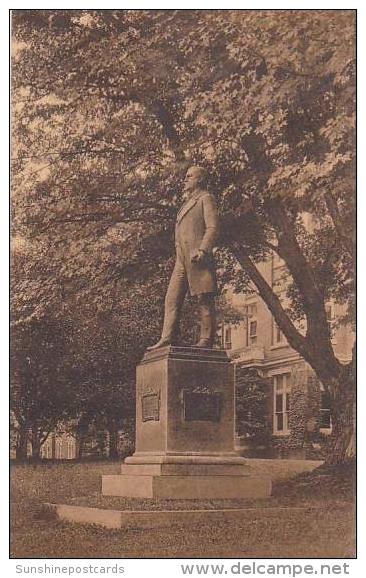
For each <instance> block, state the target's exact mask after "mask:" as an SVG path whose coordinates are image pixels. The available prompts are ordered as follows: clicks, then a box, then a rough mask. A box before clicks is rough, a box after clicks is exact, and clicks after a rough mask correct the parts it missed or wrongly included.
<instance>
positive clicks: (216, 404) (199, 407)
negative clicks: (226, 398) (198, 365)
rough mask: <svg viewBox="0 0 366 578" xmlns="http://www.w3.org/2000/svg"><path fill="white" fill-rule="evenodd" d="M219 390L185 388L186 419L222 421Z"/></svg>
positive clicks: (184, 413)
mask: <svg viewBox="0 0 366 578" xmlns="http://www.w3.org/2000/svg"><path fill="white" fill-rule="evenodd" d="M220 402H221V395H220V393H219V392H207V391H204V392H202V391H189V390H183V419H184V421H214V422H218V421H220V405H221V403H220Z"/></svg>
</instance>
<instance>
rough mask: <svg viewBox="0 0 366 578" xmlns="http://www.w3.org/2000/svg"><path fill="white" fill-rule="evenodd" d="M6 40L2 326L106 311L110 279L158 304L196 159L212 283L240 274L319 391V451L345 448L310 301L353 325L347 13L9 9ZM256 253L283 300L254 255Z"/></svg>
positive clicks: (348, 427) (337, 383) (347, 389)
mask: <svg viewBox="0 0 366 578" xmlns="http://www.w3.org/2000/svg"><path fill="white" fill-rule="evenodd" d="M13 38H14V49H13V57H14V65H13V98H14V101H13V111H14V113H13V116H14V123H13V126H14V138H13V144H14V154H13V193H14V195H13V227H14V233H13V235H14V249H15V250H16V251H17V252H19V253H20V255H21V256H22V258H24V256H25V255H26V256H28V257H29V258H27V259H26V270H25V271H24V272H23V274H22V275H20V276H17V277H16V279H15V289H14V290H13V295H14V323H15V324H17V323H20V324H22V323H27V322H29V321H30V320H32V319H33V318H34V317H36V318H37V317H39V316H41V315H44V314H45V312H47V311H49V310H50V308H51V309H52V310H54V311H58V312H62V308H63V303H65V301H67V300H68V299H71V298H72V299H79V300H81V301H82V300H88V301H89V302H91V303H93V304H94V307H95V308H96V310H98V311H103V310H109V311H110V310H111V308H112V307H116V308H117V309H118V303H116V296H119V295H120V294H121V293H120V289H121V287H127V286H129V287H130V289H131V291H137V296H136V298H137V299H140V302H141V301H143V299H144V298H147V299H148V300H149V303H153V302H154V303H157V304H158V303H159V299H160V297H159V295H161V287H162V286H163V285H164V281H165V279H166V277H167V275H168V273H169V267H170V266H171V260H172V259H171V248H170V247H171V238H172V227H173V221H174V215H175V212H176V208H177V206H178V205H179V201H180V198H179V191H180V183H181V177H182V173H183V171H184V169H185V167H186V166H187V164H188V163H192V162H198V163H202V164H204V165H206V166H207V167H208V168H209V169H210V173H211V176H212V178H211V183H210V186H211V188H212V190H213V191H214V192H215V193H216V194H217V198H218V201H219V206H220V210H221V213H222V222H223V227H222V228H223V235H222V245H221V250H220V262H221V265H222V270H223V273H224V274H223V280H225V281H227V280H230V281H231V282H232V283H234V284H235V286H236V288H237V289H238V290H245V289H246V288H247V287H248V286H249V285H253V284H254V286H255V287H256V290H257V291H258V293H259V295H260V296H261V297H262V298H263V300H264V301H265V303H266V304H267V306H268V308H269V309H270V311H271V313H272V314H273V316H274V318H275V321H276V323H277V325H278V326H279V328H280V329H281V330H282V331H283V333H284V334H285V336H286V338H287V340H288V342H289V344H290V345H291V346H292V347H293V348H294V349H296V350H297V351H298V352H299V353H300V354H301V355H302V356H303V357H304V359H305V360H306V361H307V362H308V363H309V364H310V365H311V367H312V368H313V369H314V371H315V372H316V374H317V375H318V377H319V378H320V380H321V381H322V382H323V383H324V385H325V386H326V387H328V388H329V390H330V392H331V396H332V420H333V448H332V451H331V453H330V455H329V457H328V461H329V462H340V461H344V460H346V459H347V458H348V457H351V456H352V455H353V451H354V448H353V441H354V440H353V408H354V360H352V362H350V363H349V364H348V365H343V364H341V363H340V362H339V360H338V359H337V358H336V356H335V354H334V351H333V348H332V344H331V336H330V332H329V326H328V322H327V317H326V310H325V304H326V302H327V301H328V300H329V299H330V298H334V299H336V300H337V301H338V302H340V303H343V304H344V307H345V311H346V314H345V316H344V319H343V320H342V321H343V322H345V323H346V322H347V323H352V322H353V319H354V269H353V267H354V232H353V230H354V99H355V96H354V90H355V76H354V75H355V12H354V11H352V10H334V11H332V10H311V11H310V10H309V11H307V10H277V11H265V10H246V11H235V10H207V11H206V10H188V11H184V10H157V11H151V10H150V11H149V10H111V11H103V10H96V11H95V10H72V11H71V10H56V11H51V10H16V11H14V12H13ZM305 213H308V214H310V215H311V217H312V227H311V228H310V229H309V228H308V227H306V226H305V225H304V218H303V216H304V214H305ZM273 252H275V253H276V254H278V255H279V257H281V258H282V259H283V260H284V261H285V264H286V267H287V271H288V274H289V283H288V291H287V293H288V294H287V300H286V302H287V305H286V306H285V305H284V304H283V303H281V301H280V299H279V297H278V295H277V294H276V291H275V290H274V289H273V288H272V287H271V286H270V285H269V284H268V283H267V281H266V279H265V278H264V277H263V275H262V274H261V272H260V270H259V269H258V266H257V264H258V263H259V262H260V261H262V260H264V259H266V258H268V257H269V255H270V254H272V253H273ZM238 264H240V265H241V267H242V269H241V271H240V270H239V271H238V268H237V265H238ZM139 284H141V286H142V287H143V289H142V291H141V290H140V291H139V290H138V287H139ZM160 302H161V300H160ZM300 322H301V323H300ZM301 324H302V325H303V326H305V331H304V330H301V329H299V326H300V325H301Z"/></svg>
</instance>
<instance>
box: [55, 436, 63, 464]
mask: <svg viewBox="0 0 366 578" xmlns="http://www.w3.org/2000/svg"><path fill="white" fill-rule="evenodd" d="M55 454H56V455H55V458H56V460H61V459H62V440H56V447H55Z"/></svg>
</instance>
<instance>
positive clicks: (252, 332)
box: [249, 321, 258, 345]
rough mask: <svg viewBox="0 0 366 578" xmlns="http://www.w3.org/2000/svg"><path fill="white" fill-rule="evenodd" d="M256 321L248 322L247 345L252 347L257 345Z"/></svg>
mask: <svg viewBox="0 0 366 578" xmlns="http://www.w3.org/2000/svg"><path fill="white" fill-rule="evenodd" d="M257 325H258V324H257V321H250V322H249V344H250V345H254V344H255V343H257Z"/></svg>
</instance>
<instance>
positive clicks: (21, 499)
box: [11, 459, 355, 558]
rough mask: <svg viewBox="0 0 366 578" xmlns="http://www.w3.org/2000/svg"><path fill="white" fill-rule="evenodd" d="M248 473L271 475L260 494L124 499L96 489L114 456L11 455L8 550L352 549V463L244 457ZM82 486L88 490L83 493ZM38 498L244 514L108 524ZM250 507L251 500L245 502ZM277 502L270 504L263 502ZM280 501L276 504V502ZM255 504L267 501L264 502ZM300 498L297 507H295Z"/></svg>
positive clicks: (193, 553)
mask: <svg viewBox="0 0 366 578" xmlns="http://www.w3.org/2000/svg"><path fill="white" fill-rule="evenodd" d="M250 464H251V466H252V468H253V473H254V474H255V475H269V476H270V477H271V478H272V480H273V482H274V488H273V496H272V497H271V498H270V499H268V500H257V501H243V500H215V501H199V502H191V501H188V502H187V501H180V502H179V503H176V502H175V501H170V500H167V501H165V502H164V503H163V504H161V502H157V501H155V500H124V499H122V498H120V499H116V498H103V497H101V496H100V487H101V476H102V474H112V473H118V472H119V469H120V464H119V463H111V462H83V463H76V462H67V463H52V464H46V463H41V464H39V465H30V464H24V465H21V464H14V465H13V466H12V468H11V470H12V471H11V557H12V558H155V557H157V558H187V557H188V558H224V557H233V558H256V557H257V558H259V557H263V558H274V557H276V558H281V557H293V558H300V557H301V558H302V557H303V558H311V557H313V558H318V557H319V558H320V557H324V558H336V557H340V558H343V557H353V556H354V555H355V547H354V525H355V521H354V489H353V486H354V482H353V472H351V471H348V470H340V471H339V470H338V471H333V470H326V469H324V468H320V470H316V471H315V472H312V470H314V468H316V467H317V466H319V464H320V463H319V462H308V461H300V460H254V459H252V460H250ZM85 496H88V498H87V499H85V498H84V497H85ZM44 502H53V503H67V502H69V503H80V504H82V503H87V504H88V505H96V506H99V507H111V508H116V509H124V508H125V509H126V508H128V509H154V508H155V509H159V508H161V507H163V508H164V509H167V508H171V509H174V508H176V507H180V508H186V507H199V508H202V507H203V508H213V507H214V508H218V507H240V508H245V507H248V508H249V507H250V508H252V509H251V510H248V511H247V512H243V516H242V519H240V520H238V519H236V520H235V521H232V522H225V523H224V522H222V523H216V522H215V524H214V525H212V524H210V523H209V521H208V520H205V517H204V515H203V516H202V523H199V524H197V523H195V524H194V526H193V525H192V527H187V526H185V527H183V526H182V527H180V526H179V524H178V523H175V522H174V520H173V521H172V526H171V527H170V528H169V529H167V528H161V529H159V528H156V530H155V531H153V532H152V531H151V530H149V529H146V530H142V529H139V530H137V529H132V528H131V529H128V530H106V529H104V528H99V527H97V526H83V525H77V524H67V523H63V522H60V521H58V520H56V519H54V518H53V517H52V516H50V515H47V514H45V512H44V508H43V507H42V505H43V503H44ZM253 507H254V508H255V509H253ZM271 507H275V509H274V510H273V512H272V511H269V508H271ZM278 507H280V508H278ZM263 508H266V512H264V510H263ZM294 508H298V509H294Z"/></svg>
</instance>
